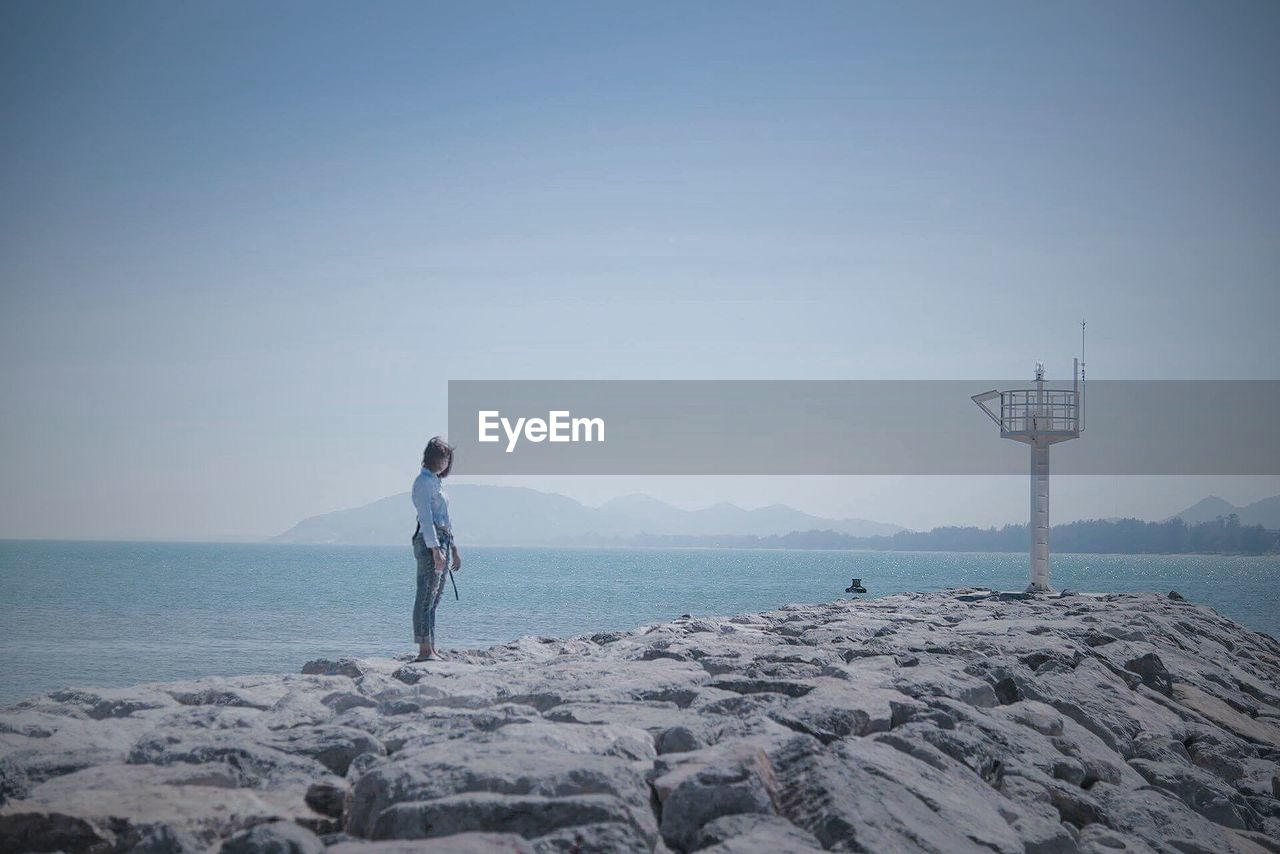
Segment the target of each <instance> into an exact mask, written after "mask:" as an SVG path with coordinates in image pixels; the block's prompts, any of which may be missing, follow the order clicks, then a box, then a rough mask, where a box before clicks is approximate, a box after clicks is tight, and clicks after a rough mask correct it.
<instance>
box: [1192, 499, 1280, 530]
mask: <svg viewBox="0 0 1280 854" xmlns="http://www.w3.org/2000/svg"><path fill="white" fill-rule="evenodd" d="M1232 513H1234V514H1236V515H1237V516H1239V517H1240V524H1242V525H1261V526H1262V527H1264V528H1267V529H1268V530H1272V531H1274V530H1277V529H1280V495H1273V496H1271V497H1270V498H1263V499H1261V500H1259V501H1255V502H1253V503H1252V504H1246V505H1245V506H1243V507H1237V506H1236V505H1234V504H1232V503H1231V502H1230V501H1227V500H1225V499H1223V498H1219V497H1218V496H1216V495H1210V496H1209V497H1208V498H1205V499H1203V500H1201V501H1197V502H1196V503H1195V504H1192V505H1191V506H1190V507H1188V508H1187V509H1186V510H1183V511H1182V512H1181V513H1174V514H1173V516H1170V517H1169V518H1170V519H1172V518H1174V516H1180V517H1182V521H1184V522H1187V523H1192V522H1212V521H1213V520H1214V519H1217V518H1218V517H1219V516H1230V515H1231V514H1232Z"/></svg>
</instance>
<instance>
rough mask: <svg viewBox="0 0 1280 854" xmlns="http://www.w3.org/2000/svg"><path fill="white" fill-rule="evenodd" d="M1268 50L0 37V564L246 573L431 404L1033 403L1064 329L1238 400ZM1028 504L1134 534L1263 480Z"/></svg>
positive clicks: (533, 15)
mask: <svg viewBox="0 0 1280 854" xmlns="http://www.w3.org/2000/svg"><path fill="white" fill-rule="evenodd" d="M1277 44H1280V5H1278V4H1276V3H1274V2H1258V3H1251V2H1231V3H1222V4H1220V3H1208V2H1204V3H1196V4H1192V3H1176V2H1150V3H1140V2H1128V3H1122V4H1116V3H1087V2H1086V3H1059V4H1052V5H1050V4H1026V3H985V2H983V3H884V4H861V3H858V4H855V3H843V2H841V3H804V4H794V3H771V4H760V3H739V2H735V3H700V4H683V3H679V4H663V3H646V4H630V5H623V4H598V3H584V4H569V3H537V4H534V3H513V4H498V3H485V4H452V5H447V4H443V3H440V4H430V3H404V4H399V3H364V4H357V3H348V4H342V5H339V4H331V3H314V2H308V3H272V4H260V3H234V2H233V3H206V4H201V5H194V4H181V5H175V4H166V3H141V2H117V3H57V4H51V3H43V2H12V1H11V2H7V3H5V4H3V6H0V99H2V103H0V106H2V107H3V115H4V117H5V122H4V123H5V131H4V135H3V146H0V181H2V182H3V185H2V186H3V192H0V288H2V291H0V353H2V355H3V361H2V365H0V372H2V374H0V375H2V376H3V381H2V386H0V441H2V446H0V481H2V482H3V483H4V487H3V494H2V495H0V536H112V537H133V536H139V537H207V536H224V535H245V536H256V535H265V534H270V533H274V532H276V531H278V530H280V529H283V528H285V527H288V526H289V525H290V524H292V523H293V522H294V521H296V520H297V519H298V518H300V517H302V516H305V515H309V514H312V513H316V512H322V511H326V510H332V509H336V508H339V507H344V506H350V505H353V504H358V503H363V502H365V501H369V500H373V499H375V498H378V497H381V496H383V495H386V494H389V493H392V492H397V491H401V490H403V489H405V488H406V487H407V482H408V480H409V478H410V477H411V476H412V474H413V473H414V470H415V468H416V457H417V455H418V454H419V453H420V450H421V446H422V444H423V442H424V440H425V439H426V438H427V437H428V436H430V435H431V434H433V433H436V432H441V431H443V430H444V422H445V388H446V386H445V384H446V381H447V380H448V379H450V378H454V379H461V378H520V377H539V378H575V377H590V378H639V377H645V378H668V377H696V378H889V377H903V378H908V377H909V378H944V377H945V378H964V377H982V376H1000V375H1006V376H1007V375H1010V374H1021V373H1025V372H1026V370H1028V369H1029V366H1030V364H1031V363H1032V362H1033V361H1034V360H1035V359H1036V358H1044V359H1046V360H1048V361H1049V367H1050V370H1051V371H1053V372H1055V373H1057V374H1058V375H1062V374H1063V373H1065V372H1066V371H1067V370H1068V369H1069V364H1070V362H1069V360H1070V357H1071V356H1072V355H1073V354H1074V353H1075V352H1076V348H1077V345H1076V336H1077V333H1078V329H1077V327H1076V323H1077V321H1078V319H1079V318H1080V317H1081V316H1087V317H1089V319H1090V321H1091V339H1090V350H1091V352H1090V354H1089V361H1090V363H1091V366H1092V374H1091V375H1092V376H1094V377H1104V376H1105V377H1112V378H1115V377H1124V378H1144V377H1151V378H1207V377H1238V378H1276V377H1278V376H1280V355H1278V354H1277V348H1276V339H1277V336H1276V331H1275V330H1276V320H1277V318H1280V287H1277V283H1278V278H1280V276H1278V273H1280V239H1278V238H1280V234H1278V233H1277V232H1278V229H1280V216H1278V215H1280V159H1278V158H1277V156H1276V154H1275V152H1276V151H1277V150H1280V99H1277V97H1276V93H1277V92H1278V91H1280V51H1277V50H1276V49H1275V46H1276V45H1277ZM1037 306H1042V307H1043V317H1044V325H1043V326H1040V325H1038V324H1035V323H1032V322H1031V320H1032V318H1033V316H1034V313H1035V311H1036V310H1037V309H1036V307H1037ZM993 441H994V438H993ZM542 485H545V486H553V487H555V488H560V489H564V490H565V491H568V492H570V493H573V494H578V495H580V496H582V497H584V498H588V499H592V500H595V499H602V498H606V497H608V496H609V495H612V494H616V493H618V492H620V491H627V490H629V489H631V488H634V487H636V486H640V487H643V488H645V489H646V490H647V491H650V492H652V493H654V494H657V495H659V496H661V497H666V498H669V499H672V500H675V501H677V502H684V503H696V502H700V501H711V500H718V499H728V500H739V501H741V502H742V503H745V504H757V503H764V502H765V501H768V500H772V499H774V498H777V499H779V500H787V501H789V502H790V503H793V504H796V505H797V506H802V507H804V508H805V509H810V510H813V511H816V512H833V513H842V514H848V515H859V516H866V517H870V518H881V519H885V520H888V521H899V522H903V523H905V524H916V525H923V524H936V523H942V522H947V521H956V522H982V523H988V522H998V521H1005V520H1007V519H1013V520H1021V518H1022V515H1023V513H1024V512H1025V503H1026V495H1025V489H1026V487H1025V483H1024V482H1022V481H1018V482H1017V483H1016V484H1013V483H1010V482H998V483H997V482H992V483H987V484H978V483H977V482H967V481H962V479H950V480H947V481H940V482H937V483H936V484H934V485H932V486H930V487H929V490H930V494H929V495H928V496H926V497H924V498H922V497H921V496H920V495H919V494H918V493H919V492H920V484H919V483H918V482H910V483H905V484H904V483H901V482H897V481H892V482H890V481H877V482H872V481H858V482H850V481H843V480H841V481H836V480H829V479H819V480H816V481H815V480H809V481H803V480H796V481H789V482H786V483H780V482H772V481H771V482H767V483H766V482H760V481H757V482H748V481H745V480H743V481H723V482H716V481H711V482H682V481H667V482H653V483H642V482H639V481H626V482H624V481H621V480H619V481H611V480H608V479H590V480H588V481H581V482H577V483H569V482H554V481H547V482H546V483H545V484H542ZM1055 488H1056V487H1055ZM1063 489H1064V490H1065V491H1064V492H1063V493H1062V494H1063V495H1064V496H1066V499H1065V500H1066V501H1067V504H1066V505H1065V506H1066V510H1065V512H1066V513H1067V514H1068V515H1072V514H1075V515H1113V514H1114V513H1115V512H1117V511H1118V512H1135V513H1139V514H1142V515H1158V514H1160V513H1163V512H1172V511H1173V510H1176V509H1178V507H1179V506H1180V504H1182V503H1186V502H1185V501H1183V498H1184V497H1186V498H1190V499H1194V498H1198V497H1201V495H1203V494H1204V493H1205V492H1206V491H1219V492H1222V493H1223V494H1224V495H1225V496H1226V497H1228V498H1230V499H1233V500H1239V501H1243V500H1248V499H1251V498H1256V497H1260V496H1261V495H1266V494H1271V493H1275V492H1280V483H1277V481H1276V479H1260V478H1259V479H1240V480H1237V481H1232V482H1213V481H1194V482H1192V481H1179V482H1177V483H1172V482H1168V481H1165V480H1160V479H1155V480H1152V481H1149V482H1148V481H1137V480H1134V481H1129V482H1127V483H1125V484H1118V485H1114V488H1112V487H1104V486H1103V485H1100V484H1097V483H1090V484H1084V483H1083V482H1082V483H1081V484H1080V485H1077V486H1071V485H1070V484H1065V485H1064V487H1063ZM1073 496H1074V497H1073ZM1073 502H1074V503H1073ZM1095 510H1096V511H1097V512H1094V511H1095ZM1059 518H1061V517H1059Z"/></svg>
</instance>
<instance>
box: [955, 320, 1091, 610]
mask: <svg viewBox="0 0 1280 854" xmlns="http://www.w3.org/2000/svg"><path fill="white" fill-rule="evenodd" d="M1084 327H1085V324H1084V321H1083V320H1082V321H1080V357H1079V358H1078V359H1076V360H1074V361H1075V363H1076V364H1075V365H1074V366H1073V368H1072V372H1071V373H1072V376H1071V388H1069V389H1065V388H1061V389H1058V388H1047V387H1046V382H1047V380H1046V379H1045V376H1044V363H1043V362H1036V373H1035V385H1034V387H1033V388H1019V389H1012V390H1010V391H996V390H995V389H992V390H991V391H985V392H982V393H980V394H975V395H973V398H972V400H973V402H974V403H976V404H978V406H979V408H981V409H982V411H983V412H985V413H986V414H987V416H988V417H989V418H990V419H991V420H992V421H994V422H996V424H997V425H998V426H999V427H1000V438H1002V439H1013V440H1014V441H1017V442H1023V443H1025V444H1027V445H1030V446H1031V584H1030V585H1029V586H1028V587H1027V590H1028V592H1038V593H1043V592H1046V591H1048V589H1049V446H1050V445H1054V444H1057V443H1058V442H1066V441H1068V440H1069V439H1078V438H1079V437H1080V431H1081V430H1083V429H1084ZM997 398H998V399H999V401H1000V404H999V405H1000V409H999V411H998V413H997V411H996V410H995V409H994V408H993V407H991V406H988V405H987V404H988V403H989V402H994V401H995V400H996V399H997Z"/></svg>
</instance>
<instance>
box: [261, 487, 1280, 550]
mask: <svg viewBox="0 0 1280 854" xmlns="http://www.w3.org/2000/svg"><path fill="white" fill-rule="evenodd" d="M448 493H449V501H450V508H451V510H452V515H453V517H454V519H455V520H458V522H459V524H457V525H456V527H457V531H458V535H459V538H460V540H461V541H463V542H467V543H474V544H476V545H559V546H575V545H576V546H590V545H624V544H634V542H633V541H637V540H639V541H644V540H645V539H646V538H653V537H659V538H661V537H722V536H723V537H734V536H739V537H740V536H749V535H755V536H757V537H761V538H765V537H771V536H782V535H785V534H790V533H795V532H807V531H834V532H836V533H838V534H848V535H850V536H854V537H874V536H887V535H892V534H894V533H897V532H898V531H905V530H907V529H906V528H903V527H902V526H901V525H894V524H890V523H887V522H873V521H870V520H867V519H830V518H826V517H823V516H815V515H813V514H811V513H805V512H804V511H802V510H796V509H795V508H793V507H788V506H786V505H784V504H774V505H772V506H769V507H761V508H758V509H755V510H747V509H745V508H742V507H738V506H737V505H735V504H727V503H721V504H714V505H712V506H710V507H705V508H702V509H700V510H684V509H681V508H679V507H675V506H673V505H671V504H667V503H666V502H663V501H659V500H658V499H656V498H652V497H650V496H648V495H638V494H637V495H624V496H622V497H620V498H615V499H613V500H611V501H608V502H606V503H605V504H602V505H601V506H599V507H590V506H587V505H585V504H582V503H581V502H579V501H575V500H574V499H572V498H569V497H568V496H565V495H557V494H555V493H550V492H540V491H538V490H536V489H528V488H526V487H518V486H489V485H481V484H466V483H463V484H451V485H450V486H449V488H448ZM1232 513H1235V514H1236V515H1237V516H1238V517H1239V518H1240V522H1241V524H1244V525H1262V526H1263V527H1264V528H1267V529H1269V530H1276V529H1280V495H1276V496H1272V497H1271V498H1264V499H1262V500H1260V501H1255V502H1253V503H1252V504H1248V505H1245V506H1243V507H1237V506H1236V505H1234V504H1231V503H1230V502H1228V501H1226V500H1224V499H1222V498H1219V497H1218V496H1216V495H1211V496H1209V497H1208V498H1205V499H1203V500H1201V501H1198V502H1196V503H1195V504H1193V505H1191V506H1190V507H1188V508H1187V509H1185V510H1183V511H1182V512H1180V513H1175V514H1174V516H1171V517H1169V518H1174V517H1175V516H1178V517H1181V518H1182V519H1183V521H1185V522H1187V523H1188V524H1194V523H1197V522H1211V521H1213V520H1214V519H1216V518H1218V517H1219V516H1229V515H1230V514H1232ZM463 520H465V521H463ZM413 527H414V515H413V503H412V502H411V501H410V500H409V494H408V493H407V492H402V493H400V494H399V495H392V496H390V497H387V498H383V499H381V500H379V501H375V502H373V503H372V504H366V505H364V506H362V507H353V508H351V509H348V510H338V511H335V512H333V513H325V514H323V515H320V516H311V517H309V518H307V519H303V520H302V521H301V522H299V523H298V524H297V525H294V526H293V527H292V528H290V529H289V530H287V531H285V532H284V533H282V534H279V535H277V536H275V537H272V538H271V539H270V542H277V543H334V544H338V543H343V544H351V545H391V544H398V543H404V542H406V541H408V539H409V537H410V535H412V533H413Z"/></svg>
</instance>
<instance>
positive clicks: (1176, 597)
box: [1169, 590, 1187, 602]
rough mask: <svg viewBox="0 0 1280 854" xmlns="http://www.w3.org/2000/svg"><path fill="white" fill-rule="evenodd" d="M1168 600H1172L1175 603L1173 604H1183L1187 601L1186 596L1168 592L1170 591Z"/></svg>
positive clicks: (1173, 591)
mask: <svg viewBox="0 0 1280 854" xmlns="http://www.w3.org/2000/svg"><path fill="white" fill-rule="evenodd" d="M1169 598H1170V599H1172V600H1173V601H1175V602H1185V601H1187V597H1186V596H1183V595H1182V594H1181V593H1179V592H1178V591H1177V590H1170V591H1169Z"/></svg>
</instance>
